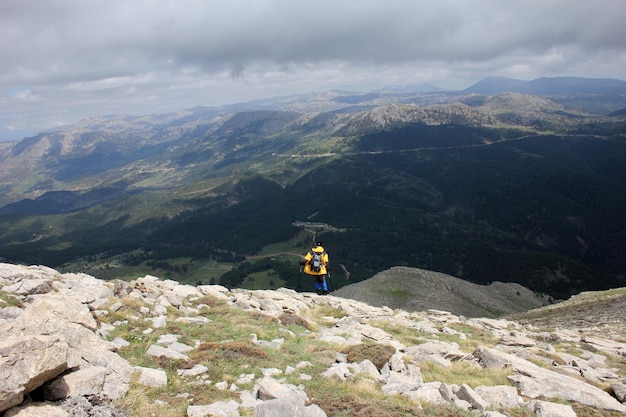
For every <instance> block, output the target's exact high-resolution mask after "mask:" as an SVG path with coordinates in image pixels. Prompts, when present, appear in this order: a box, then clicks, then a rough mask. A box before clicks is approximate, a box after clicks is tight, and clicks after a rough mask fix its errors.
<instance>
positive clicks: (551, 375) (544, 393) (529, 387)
mask: <svg viewBox="0 0 626 417" xmlns="http://www.w3.org/2000/svg"><path fill="white" fill-rule="evenodd" d="M474 356H475V357H476V359H478V360H479V362H480V364H481V365H482V366H484V367H488V368H491V367H495V368H503V367H508V368H511V369H513V371H514V372H515V374H513V375H510V376H509V377H508V378H509V380H511V381H512V382H513V383H514V384H515V385H516V386H517V388H518V390H519V392H520V394H521V395H522V396H525V397H528V398H532V399H535V398H554V399H565V400H570V401H576V402H579V403H581V404H585V405H588V406H591V407H596V408H601V409H605V410H614V411H620V412H626V406H624V405H622V404H620V403H619V402H618V401H617V400H616V399H615V398H613V397H611V396H610V395H609V394H608V393H606V392H605V391H603V390H601V389H600V388H597V387H595V386H593V385H590V384H587V383H585V382H583V381H580V380H578V379H575V378H572V377H569V376H567V375H562V374H560V373H557V372H554V371H550V370H548V369H544V368H541V367H539V366H537V365H535V364H533V363H531V362H529V361H527V360H525V359H522V358H519V357H517V356H514V355H511V354H508V353H504V352H501V351H499V350H497V349H490V348H486V347H478V348H477V349H476V351H475V352H474Z"/></svg>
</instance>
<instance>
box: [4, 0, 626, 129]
mask: <svg viewBox="0 0 626 417" xmlns="http://www.w3.org/2000/svg"><path fill="white" fill-rule="evenodd" d="M624 16H626V1H625V0H593V1H591V0H315V1H313V0H106V1H100V0H1V2H0V39H1V40H0V141H6V140H14V139H18V138H21V137H24V136H28V135H33V134H35V133H37V132H41V131H45V130H47V129H50V128H53V127H55V126H60V125H64V124H68V123H72V122H75V121H77V120H79V119H81V118H84V117H89V116H98V115H105V114H120V113H124V114H135V115H138V114H146V113H152V112H160V111H174V110H181V109H185V108H189V107H193V106H196V105H205V106H210V105H219V104H228V103H234V102H241V101H248V100H251V99H255V98H265V97H273V96H280V95H288V94H294V93H304V92H320V91H326V90H331V89H337V88H341V89H349V90H356V91H367V90H369V89H375V88H380V87H384V86H389V85H397V84H416V83H431V84H435V85H438V86H441V87H445V88H451V89H463V88H466V87H468V86H470V85H471V84H473V83H474V82H476V81H478V80H480V79H482V78H484V77H487V76H507V77H513V78H520V79H533V78H537V77H540V76H583V77H594V78H595V77H597V78H618V79H622V80H626V24H625V22H624Z"/></svg>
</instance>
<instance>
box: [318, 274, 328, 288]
mask: <svg viewBox="0 0 626 417" xmlns="http://www.w3.org/2000/svg"><path fill="white" fill-rule="evenodd" d="M315 289H316V290H322V291H328V285H327V284H326V275H315Z"/></svg>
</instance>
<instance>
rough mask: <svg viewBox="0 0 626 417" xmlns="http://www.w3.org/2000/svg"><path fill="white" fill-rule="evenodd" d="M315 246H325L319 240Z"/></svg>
mask: <svg viewBox="0 0 626 417" xmlns="http://www.w3.org/2000/svg"><path fill="white" fill-rule="evenodd" d="M315 246H324V242H322V241H321V240H318V241H317V242H315Z"/></svg>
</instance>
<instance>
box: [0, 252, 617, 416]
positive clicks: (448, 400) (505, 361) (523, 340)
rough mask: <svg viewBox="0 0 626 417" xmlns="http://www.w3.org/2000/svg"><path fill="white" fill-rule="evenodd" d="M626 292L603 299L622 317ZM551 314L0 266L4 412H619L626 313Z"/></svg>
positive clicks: (0, 380) (1, 403)
mask: <svg viewBox="0 0 626 417" xmlns="http://www.w3.org/2000/svg"><path fill="white" fill-rule="evenodd" d="M625 294H626V292H625V291H623V289H618V290H613V291H612V292H608V293H607V294H605V295H604V296H603V302H604V303H607V305H608V304H611V305H612V306H613V308H617V311H619V309H620V308H622V310H621V311H622V313H623V311H624V310H623V306H624V300H625V298H626V295H625ZM620 306H622V307H620ZM557 307H558V304H557V306H551V307H550V309H551V310H550V311H554V310H555V309H557ZM586 307H591V305H587V306H586ZM586 307H584V308H586ZM550 311H547V310H546V312H545V313H540V314H537V315H536V317H537V318H540V319H542V320H544V321H542V322H541V326H540V325H538V324H536V323H539V322H535V321H533V315H532V314H528V315H527V316H526V317H525V318H519V319H517V320H513V319H512V318H508V319H504V318H500V319H493V318H466V317H464V316H458V315H455V314H452V313H450V312H446V311H443V310H432V309H431V310H425V311H415V312H407V311H404V310H392V309H391V308H389V307H373V306H370V305H368V304H365V303H363V302H359V301H355V300H351V299H347V298H341V297H338V296H333V295H329V296H318V295H315V294H312V293H298V292H295V291H293V290H289V289H284V288H281V289H278V290H276V291H269V290H258V291H252V290H243V289H230V290H229V289H227V288H225V287H222V286H218V285H200V286H189V285H182V284H180V283H178V282H175V281H171V280H163V279H160V278H158V277H155V276H150V275H147V276H144V277H141V278H137V279H135V280H132V281H121V280H111V281H104V280H100V279H97V278H95V277H93V276H90V275H86V274H82V273H79V274H76V273H60V272H58V271H56V270H54V269H51V268H48V267H44V266H20V265H13V264H0V333H1V334H2V339H1V341H0V414H1V413H4V414H2V415H3V416H5V417H14V416H42V415H45V416H87V415H88V416H119V417H124V416H135V415H136V416H180V415H187V416H190V417H200V416H257V417H261V416H264V417H269V416H307V417H308V416H316V417H317V416H319V417H322V416H348V415H350V416H365V415H368V416H400V415H417V416H422V415H423V416H426V415H441V416H443V415H446V416H470V415H471V416H491V417H497V416H503V415H516V416H533V415H536V416H576V415H581V416H582V415H606V416H618V415H622V414H623V413H626V405H625V402H626V383H625V378H626V359H625V357H626V335H625V333H624V319H623V315H622V317H612V319H611V320H604V319H602V320H598V321H594V320H593V319H589V317H587V319H588V320H585V321H574V322H567V321H563V320H562V321H559V322H558V324H557V325H555V326H553V327H551V326H550V323H549V320H548V321H547V322H546V320H545V319H546V317H547V315H548V314H550ZM588 311H590V312H594V313H595V310H593V309H592V308H590V309H589V310H588ZM555 323H556V322H555Z"/></svg>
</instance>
